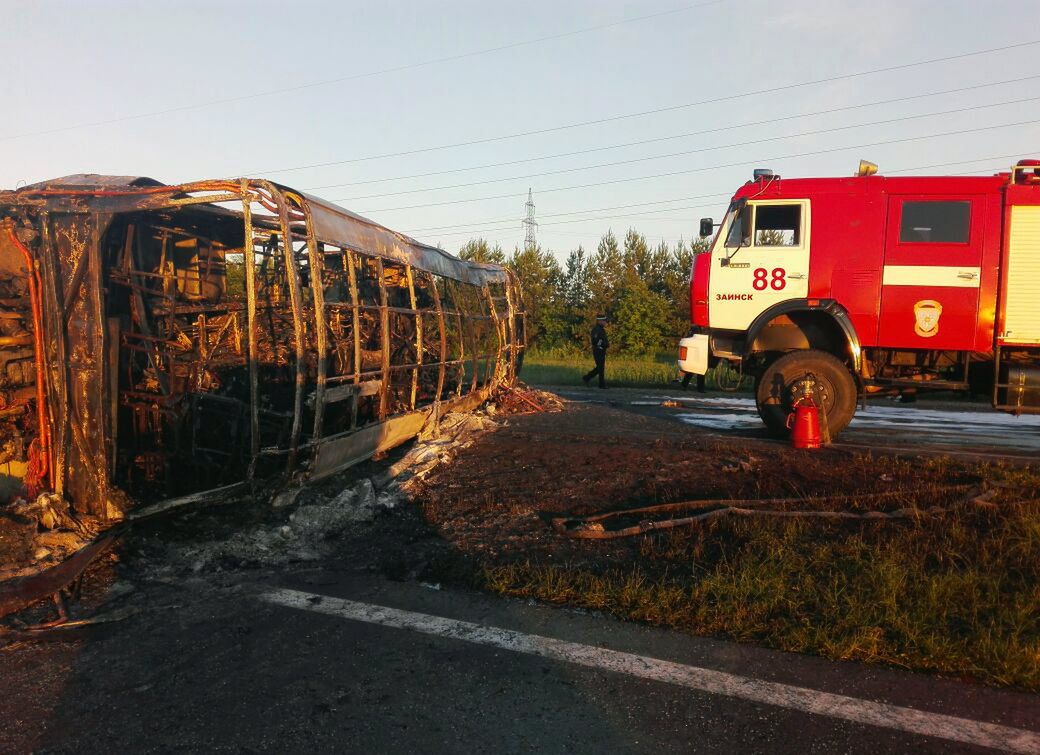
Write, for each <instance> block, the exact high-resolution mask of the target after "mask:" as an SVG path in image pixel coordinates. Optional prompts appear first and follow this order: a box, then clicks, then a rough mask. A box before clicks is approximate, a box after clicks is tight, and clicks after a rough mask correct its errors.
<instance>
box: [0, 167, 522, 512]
mask: <svg viewBox="0 0 1040 755" xmlns="http://www.w3.org/2000/svg"><path fill="white" fill-rule="evenodd" d="M0 224H2V227H0V400H2V402H3V404H2V406H0V443H2V444H3V446H2V448H0V472H2V471H6V477H4V476H3V475H0V482H6V485H7V489H6V490H5V491H3V493H6V495H8V496H10V495H11V494H12V493H13V492H16V491H17V489H20V487H21V486H24V487H25V488H27V489H28V492H29V493H30V494H32V493H35V492H38V491H40V490H44V489H49V490H53V491H54V492H56V493H58V494H59V495H63V496H65V497H67V498H68V499H69V500H70V501H71V502H72V503H73V505H74V507H75V508H76V509H77V510H78V511H80V512H82V513H88V514H91V515H94V516H97V517H98V518H100V519H102V520H105V519H111V518H116V517H118V516H120V515H121V513H122V512H124V511H125V510H126V509H127V508H128V507H130V506H131V505H133V503H135V502H158V501H164V500H171V499H173V500H176V499H178V498H179V497H183V496H193V497H197V496H207V495H211V494H228V493H230V492H232V491H234V490H239V489H245V488H246V487H247V486H249V485H252V484H256V483H258V482H260V481H263V480H269V479H275V480H285V479H289V478H294V477H299V478H310V479H315V478H320V477H324V476H327V475H330V474H332V473H334V472H336V471H339V470H341V469H344V468H345V467H348V466H350V465H351V464H354V463H357V462H359V461H362V460H365V459H367V458H369V457H370V456H372V455H373V454H374V453H376V452H379V451H381V450H384V449H387V448H390V447H392V446H394V445H397V444H399V443H401V442H403V441H405V440H407V439H409V438H411V437H413V436H414V435H416V434H417V433H418V432H419V430H420V429H421V428H422V427H423V425H425V424H426V423H427V422H429V421H431V420H434V421H435V420H436V418H437V417H439V416H440V415H441V414H442V413H444V412H445V411H447V410H449V409H466V408H470V407H473V406H476V405H478V404H479V403H480V402H482V401H484V400H485V399H486V398H487V397H488V395H489V394H490V393H491V392H492V391H493V390H494V389H495V388H496V387H498V386H501V385H505V384H509V383H510V382H511V381H513V380H514V379H515V376H516V373H517V371H518V369H519V368H520V365H521V364H522V359H523V351H524V344H525V319H524V313H523V305H522V300H521V292H520V287H519V285H518V282H517V279H516V277H515V275H514V274H513V273H512V272H511V271H509V270H508V269H506V268H503V267H500V266H497V265H485V264H478V263H472V262H465V261H462V260H459V259H457V258H455V257H453V256H452V255H450V254H448V253H446V252H444V251H442V250H440V249H436V248H434V247H431V246H427V245H425V244H422V243H420V242H418V241H415V240H414V239H411V238H409V237H407V236H405V235H403V234H400V233H396V232H394V231H391V230H389V229H387V228H384V227H382V226H380V225H378V224H376V223H373V222H371V221H369V220H366V219H365V218H362V217H360V216H358V215H355V214H353V213H351V212H349V211H347V210H344V209H342V208H340V207H337V206H335V205H332V204H330V203H327V202H325V201H323V200H321V199H318V198H316V197H312V196H308V195H306V194H304V193H302V192H298V191H294V190H292V189H290V188H288V187H285V186H282V185H279V184H276V183H272V182H270V181H264V180H253V179H240V180H215V181H200V182H195V183H187V184H181V185H176V186H166V185H162V184H159V183H158V182H156V181H153V180H151V179H146V178H127V177H108V176H95V175H90V176H70V177H67V178H64V179H58V180H54V181H48V182H45V183H42V184H37V185H33V186H29V187H25V188H22V189H19V190H17V191H9V192H0ZM5 464H6V467H5V466H4V465H5Z"/></svg>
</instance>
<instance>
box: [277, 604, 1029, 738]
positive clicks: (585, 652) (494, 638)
mask: <svg viewBox="0 0 1040 755" xmlns="http://www.w3.org/2000/svg"><path fill="white" fill-rule="evenodd" d="M262 598H263V600H266V601H268V602H270V603H275V604H277V605H281V606H286V607H288V608H299V609H303V610H306V611H314V612H316V613H323V614H328V615H329V616H336V617H339V618H341V619H351V620H353V621H363V622H367V623H369V624H378V625H380V626H385V627H393V628H395V629H410V630H412V631H414V632H421V633H422V634H431V635H436V636H439V637H447V638H450V639H453V640H462V641H464V642H472V643H476V644H478V645H490V646H491V647H497V648H501V649H503V650H511V651H513V652H515V653H525V654H527V655H537V656H541V657H543V658H550V659H552V660H556V661H563V662H565V663H574V664H577V665H579V666H587V667H589V668H595V669H602V670H604V671H611V672H614V673H618V674H628V675H629V676H635V677H639V678H641V679H649V680H651V681H655V682H664V683H667V684H676V685H679V686H682V687H689V688H690V689H696V690H700V691H702V692H708V693H711V694H716V695H727V696H729V697H738V698H741V699H744V700H751V701H753V702H757V703H765V704H766V705H775V706H778V707H781V708H790V709H792V710H798V711H803V712H805V713H814V714H816V715H820V716H829V717H831V718H842V719H845V720H846V721H853V722H855V723H860V724H868V725H870V726H879V727H882V728H885V729H896V730H899V731H906V732H910V733H911V734H921V735H924V736H926V737H935V738H937V739H945V740H948V741H951V742H964V743H966V744H971V745H978V746H980V747H990V748H993V749H998V750H1005V751H1007V752H1015V753H1026V754H1027V755H1036V753H1040V732H1034V731H1028V730H1026V729H1015V728H1012V727H1010V726H1001V725H999V724H991V723H986V722H984V721H974V720H972V719H968V718H958V717H956V716H947V715H943V714H941V713H928V712H926V711H922V710H915V709H913V708H904V707H901V706H898V705H889V704H888V703H877V702H873V701H871V700H861V699H859V698H855V697H846V696H845V695H835V694H831V693H829V692H820V691H818V690H813V689H808V688H806V687H794V686H792V685H789V684H780V683H777V682H766V681H761V680H759V679H752V678H749V677H745V676H738V675H736V674H729V673H726V672H723V671H715V670H713V669H707V668H699V667H697V666H687V665H684V664H682V663H673V662H671V661H662V660H659V659H657V658H650V657H648V656H644V655H635V654H633V653H623V652H620V651H617V650H609V649H607V648H600V647H594V646H591V645H582V644H580V643H577V642H567V641H565V640H556V639H553V638H551V637H542V636H539V635H535V634H526V633H524V632H517V631H513V630H511V629H501V628H498V627H490V626H482V625H480V624H473V623H471V622H468V621H458V620H456V619H446V618H443V617H441V616H432V615H430V614H425V613H417V612H414V611H403V610H401V609H398V608H388V607H387V606H378V605H374V604H372V603H360V602H357V601H353V600H345V599H343V598H334V597H329V596H327V595H316V594H314V593H307V592H300V591H298V590H286V589H280V590H273V591H271V592H268V593H265V594H264V595H263V596H262Z"/></svg>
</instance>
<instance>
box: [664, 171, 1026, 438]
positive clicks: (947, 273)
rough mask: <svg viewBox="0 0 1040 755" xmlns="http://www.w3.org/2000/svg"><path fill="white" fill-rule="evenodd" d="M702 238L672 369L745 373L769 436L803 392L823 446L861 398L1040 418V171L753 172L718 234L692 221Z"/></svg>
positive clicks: (706, 223)
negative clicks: (956, 403)
mask: <svg viewBox="0 0 1040 755" xmlns="http://www.w3.org/2000/svg"><path fill="white" fill-rule="evenodd" d="M716 228H717V232H716V230H715V229H716ZM713 233H714V234H715V235H714V240H713V241H712V243H711V246H710V249H709V251H707V252H705V253H703V254H700V255H698V256H697V257H696V258H695V260H694V264H693V275H692V278H691V281H690V310H691V312H690V315H691V319H692V322H693V327H692V328H691V330H690V333H689V334H688V336H687V337H686V338H684V339H683V340H682V341H681V342H680V346H679V367H680V369H682V370H683V371H685V372H690V373H694V374H698V375H702V374H704V373H705V372H706V371H707V370H708V369H709V368H710V367H712V366H714V365H715V364H717V363H718V362H720V361H722V360H725V361H728V362H730V363H731V364H732V366H734V367H735V368H736V369H738V370H739V371H740V372H741V373H742V374H745V375H749V376H753V377H754V379H755V401H756V404H757V406H758V412H759V415H760V416H761V417H762V420H763V422H765V424H766V426H767V427H769V428H770V429H771V430H772V431H774V432H777V433H783V432H785V424H786V421H787V417H788V415H789V414H790V412H791V406H792V403H793V401H794V400H796V398H797V396H796V393H797V392H798V391H805V390H806V389H805V386H806V385H811V386H812V387H813V395H814V396H815V397H816V399H817V402H818V403H822V404H823V409H824V410H825V414H826V419H827V423H828V424H829V427H830V433H831V434H832V435H836V434H837V433H838V432H840V431H841V430H842V429H844V428H845V426H846V425H848V423H849V422H850V421H851V420H852V417H853V415H854V414H855V412H856V407H857V405H859V404H861V403H863V402H864V401H865V398H866V397H867V396H868V395H872V394H889V395H892V394H912V393H914V392H916V391H918V390H924V389H937V390H946V391H969V390H970V391H972V392H974V393H983V394H988V395H992V399H993V405H994V406H995V407H996V408H997V409H1002V410H1005V411H1009V412H1012V413H1015V414H1019V413H1027V412H1028V413H1040V160H1022V161H1020V162H1019V163H1018V164H1016V165H1015V166H1014V167H1013V168H1011V170H1010V171H1008V172H1005V173H998V174H996V175H992V176H985V177H978V176H944V177H934V178H933V177H899V178H888V177H885V176H881V175H877V167H876V166H875V165H873V164H872V163H868V162H866V161H864V162H862V163H861V164H860V169H859V171H858V172H857V175H855V176H853V177H851V178H799V179H781V177H780V176H778V175H776V174H774V173H773V172H772V171H768V170H756V171H755V172H754V179H753V180H751V181H748V182H747V183H746V184H745V185H744V186H742V187H741V188H740V189H739V190H738V191H737V192H736V194H735V195H734V196H733V199H732V201H731V202H730V205H729V209H728V210H727V212H726V216H725V218H723V220H722V222H721V223H719V224H715V223H713V221H712V220H711V219H710V218H705V219H703V220H701V235H702V236H704V237H707V236H711V235H712V234H713ZM799 395H800V394H799Z"/></svg>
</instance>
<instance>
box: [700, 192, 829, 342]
mask: <svg viewBox="0 0 1040 755" xmlns="http://www.w3.org/2000/svg"><path fill="white" fill-rule="evenodd" d="M810 209H811V208H810V203H809V200H808V199H774V200H766V199H763V200H758V201H754V200H753V201H750V202H748V212H747V214H746V216H745V217H746V222H747V223H748V225H749V229H750V232H748V231H747V230H746V231H745V236H746V238H747V241H746V243H750V246H737V245H736V244H737V240H736V239H733V240H732V242H733V243H731V245H730V246H727V244H726V242H727V240H728V239H729V236H730V230H731V228H732V226H733V223H734V219H735V217H736V215H735V214H734V213H729V214H728V215H727V217H726V220H725V223H724V225H723V227H722V228H721V230H720V232H719V235H718V237H717V238H716V240H715V246H714V248H713V249H712V259H711V265H712V271H711V277H710V278H709V291H708V310H709V313H710V315H709V319H710V321H711V327H712V328H713V329H714V328H723V329H732V330H747V328H748V326H750V325H751V323H752V322H753V321H754V319H755V318H756V317H757V316H758V315H759V314H761V313H762V312H764V311H765V310H767V309H769V308H770V307H772V306H773V305H774V304H779V303H780V302H782V301H788V300H789V299H804V298H806V297H807V296H808V293H809V241H810V237H811V231H812V223H811V211H810Z"/></svg>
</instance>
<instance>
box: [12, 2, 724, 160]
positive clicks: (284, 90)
mask: <svg viewBox="0 0 1040 755" xmlns="http://www.w3.org/2000/svg"><path fill="white" fill-rule="evenodd" d="M725 2H729V0H708V1H707V2H702V3H695V4H692V5H684V6H682V7H681V8H673V9H672V10H667V11H660V12H658V13H648V14H646V15H643V16H635V17H633V18H625V19H621V20H619V21H611V22H609V23H605V24H597V25H596V26H587V27H584V28H582V29H573V30H571V31H565V32H560V33H558V34H549V35H546V36H544V37H537V38H535V39H527V40H521V41H519V42H510V43H509V44H505V45H498V46H497V47H488V48H485V49H482V50H473V51H470V52H463V53H458V54H456V55H446V56H444V57H441V58H432V59H430V60H423V61H419V62H418V63H408V64H405V65H400V66H393V67H391V68H381V69H379V70H376V71H366V72H365V73H355V74H350V75H348V76H337V77H335V78H332V79H321V80H319V81H311V82H307V83H304V84H296V85H293V86H288V87H280V88H278V89H268V90H266V91H263V92H254V93H253V94H242V95H236V96H235V97H222V98H220V99H215V100H208V101H206V102H199V103H195V104H192V105H178V106H177V107H170V108H164V109H162V110H151V111H149V112H146V113H136V114H133V115H124V116H119V117H118V118H108V119H106V120H101V121H91V122H87V123H77V124H72V125H70V126H58V127H55V128H50V129H43V130H40V131H27V132H25V133H21V134H11V135H9V136H0V141H10V140H12V139H23V138H26V137H29V136H43V135H46V134H56V133H60V132H63V131H73V130H76V129H81V128H90V127H92V126H108V125H111V124H114V123H124V122H126V121H133V120H140V119H142V118H152V117H154V116H158V115H169V114H171V113H181V112H185V111H188V110H200V109H202V108H207V107H213V106H214V105H227V104H230V103H233V102H244V101H247V100H255V99H259V98H261V97H271V96H273V95H279V94H288V93H290V92H300V91H303V90H305V89H314V88H316V87H323V86H329V85H330V84H342V83H344V82H347V81H356V80H358V79H365V78H370V77H372V76H382V75H384V74H388V73H397V72H400V71H407V70H411V69H414V68H425V67H427V66H432V65H437V64H439V63H450V62H453V61H456V60H465V59H467V58H473V57H477V56H479V55H488V54H490V53H495V52H503V51H505V50H513V49H516V48H518V47H527V46H530V45H535V44H539V43H541V42H549V41H552V40H556V39H565V38H567V37H573V36H577V35H579V34H587V33H589V32H593V31H601V30H603V29H610V28H612V27H615V26H622V25H624V24H631V23H635V22H637V21H647V20H649V19H652V18H661V17H662V16H671V15H675V14H677V13H685V12H687V11H691V10H696V9H697V8H705V7H708V6H710V5H720V4H722V3H725ZM268 172H269V173H273V172H275V171H268Z"/></svg>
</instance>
